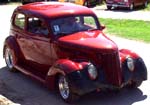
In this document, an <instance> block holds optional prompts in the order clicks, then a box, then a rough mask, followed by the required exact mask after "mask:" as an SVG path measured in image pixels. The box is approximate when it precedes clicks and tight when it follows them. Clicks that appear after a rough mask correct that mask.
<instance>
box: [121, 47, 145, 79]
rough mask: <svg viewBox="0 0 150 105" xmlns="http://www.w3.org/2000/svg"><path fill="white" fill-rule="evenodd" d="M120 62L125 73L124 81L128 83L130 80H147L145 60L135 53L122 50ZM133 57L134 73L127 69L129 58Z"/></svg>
mask: <svg viewBox="0 0 150 105" xmlns="http://www.w3.org/2000/svg"><path fill="white" fill-rule="evenodd" d="M119 52H120V61H121V67H122V73H123V81H124V82H127V81H130V80H134V81H136V80H147V68H146V65H145V63H144V61H143V59H142V58H141V57H140V56H139V55H138V54H136V53H135V52H133V51H130V50H127V49H121V50H119ZM128 57H131V58H133V60H134V65H135V68H134V71H130V70H129V69H128V67H127V58H128Z"/></svg>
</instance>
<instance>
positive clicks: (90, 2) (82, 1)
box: [22, 0, 101, 7]
mask: <svg viewBox="0 0 150 105" xmlns="http://www.w3.org/2000/svg"><path fill="white" fill-rule="evenodd" d="M40 1H59V2H71V3H75V4H79V5H83V6H87V7H91V6H96V5H97V4H100V3H101V0H22V4H28V3H33V2H40Z"/></svg>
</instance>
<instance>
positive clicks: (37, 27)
mask: <svg viewBox="0 0 150 105" xmlns="http://www.w3.org/2000/svg"><path fill="white" fill-rule="evenodd" d="M27 30H28V31H29V32H31V33H34V34H40V35H45V36H48V33H49V32H48V28H47V26H46V24H45V22H44V21H43V20H41V19H39V18H36V17H29V18H28V24H27Z"/></svg>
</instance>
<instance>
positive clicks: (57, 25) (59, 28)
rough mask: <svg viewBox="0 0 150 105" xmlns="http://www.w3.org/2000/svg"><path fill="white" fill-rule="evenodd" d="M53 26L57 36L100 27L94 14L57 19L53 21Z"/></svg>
mask: <svg viewBox="0 0 150 105" xmlns="http://www.w3.org/2000/svg"><path fill="white" fill-rule="evenodd" d="M51 27H52V30H53V34H54V35H56V36H61V35H67V34H72V33H76V32H80V31H90V30H96V29H98V26H97V24H96V21H95V18H94V17H93V16H72V17H64V18H59V19H55V20H53V21H52V22H51Z"/></svg>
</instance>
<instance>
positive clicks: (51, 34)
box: [3, 2, 147, 102]
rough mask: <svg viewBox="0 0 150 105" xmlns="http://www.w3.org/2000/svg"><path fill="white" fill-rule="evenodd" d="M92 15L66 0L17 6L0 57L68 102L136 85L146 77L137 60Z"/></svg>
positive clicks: (13, 68) (14, 69)
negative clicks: (92, 93) (89, 94)
mask: <svg viewBox="0 0 150 105" xmlns="http://www.w3.org/2000/svg"><path fill="white" fill-rule="evenodd" d="M104 28H105V26H103V25H101V24H100V23H99V20H98V18H97V16H96V15H95V13H94V12H93V11H92V10H90V9H89V8H87V7H84V6H79V5H76V4H72V3H59V2H37V3H31V4H27V5H23V6H19V7H17V8H16V9H15V10H14V12H13V15H12V18H11V28H10V33H9V36H8V37H7V38H6V40H5V42H4V49H3V53H4V54H3V56H4V58H5V61H6V64H7V66H8V68H9V70H10V71H17V70H19V71H21V72H22V73H24V74H26V75H28V76H29V77H32V78H35V79H37V80H39V81H40V82H42V83H44V84H45V85H46V86H48V87H49V88H50V90H52V91H54V90H57V89H58V92H59V94H60V96H61V98H62V99H63V100H64V101H66V102H72V101H74V100H76V99H78V98H79V96H81V95H84V94H86V93H90V92H92V91H95V90H101V91H103V90H109V89H111V90H116V89H118V90H120V89H121V88H123V87H132V88H136V87H138V86H140V85H141V83H142V82H143V81H144V80H146V79H147V69H146V66H145V64H144V61H143V60H142V58H141V57H140V56H139V55H138V54H136V53H134V52H133V51H130V50H127V49H119V48H118V46H117V45H116V44H115V42H113V41H112V40H111V39H110V38H108V37H107V36H106V35H105V34H104V33H103V29H104Z"/></svg>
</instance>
